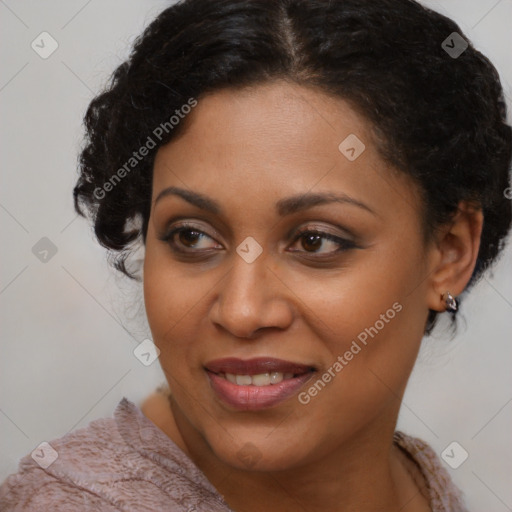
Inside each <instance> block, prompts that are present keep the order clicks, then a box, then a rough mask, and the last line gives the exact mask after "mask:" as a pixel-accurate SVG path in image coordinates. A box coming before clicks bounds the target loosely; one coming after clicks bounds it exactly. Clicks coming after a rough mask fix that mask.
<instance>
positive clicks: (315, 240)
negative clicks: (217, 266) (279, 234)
mask: <svg viewBox="0 0 512 512" xmlns="http://www.w3.org/2000/svg"><path fill="white" fill-rule="evenodd" d="M159 239H160V240H162V241H163V242H166V243H167V244H169V246H170V247H171V249H172V250H173V251H175V252H177V253H188V254H192V253H200V252H210V251H211V250H217V249H219V248H222V246H220V245H217V246H216V247H208V245H207V243H208V239H210V240H213V238H212V237H210V236H209V235H207V234H206V233H204V231H201V230H200V229H198V228H197V227H195V226H194V225H193V224H189V223H184V224H181V225H179V226H177V227H175V228H174V229H172V230H171V231H169V232H168V233H166V234H165V235H163V236H162V237H159ZM299 240H302V247H303V248H304V249H305V250H303V251H301V250H292V251H291V252H303V253H306V254H308V253H309V254H322V253H323V254H324V255H330V254H334V253H338V252H341V251H343V250H347V249H351V248H354V247H356V244H355V243H354V242H352V241H350V240H347V239H344V238H341V237H338V236H335V235H332V234H331V233H327V232H325V231H321V230H318V229H314V228H311V227H306V228H303V229H301V230H299V231H298V232H297V233H296V234H295V237H294V239H293V244H295V243H296V242H298V241H299ZM201 242H203V244H205V245H203V246H201ZM326 246H327V248H329V247H334V250H330V251H329V250H327V251H323V252H322V253H321V252H319V249H321V248H325V247H326Z"/></svg>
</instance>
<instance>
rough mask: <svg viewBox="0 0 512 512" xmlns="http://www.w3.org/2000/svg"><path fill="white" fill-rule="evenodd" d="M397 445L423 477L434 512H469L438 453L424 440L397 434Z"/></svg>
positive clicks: (395, 437) (395, 436) (400, 433)
mask: <svg viewBox="0 0 512 512" xmlns="http://www.w3.org/2000/svg"><path fill="white" fill-rule="evenodd" d="M394 441H395V443H396V444H397V445H398V446H399V447H400V448H401V449H402V450H403V451H404V452H405V453H406V454H407V455H408V457H409V458H410V459H411V460H412V461H413V462H414V463H415V464H416V466H417V467H418V468H419V470H420V472H421V474H422V475H423V478H424V481H425V484H426V487H427V492H428V495H429V499H430V506H431V508H432V511H433V512H452V511H457V512H467V508H466V506H465V504H464V498H463V495H462V492H461V491H460V490H459V489H458V488H457V487H456V486H455V484H454V483H453V481H452V479H451V477H450V475H449V473H448V471H447V470H446V468H445V467H444V466H443V465H442V462H441V460H440V458H439V457H438V455H437V454H436V452H435V451H434V450H433V449H432V448H431V447H430V446H429V445H428V444H427V443H426V442H425V441H423V440H422V439H419V438H417V437H412V436H409V435H407V434H404V433H403V432H398V431H397V432H395V435H394Z"/></svg>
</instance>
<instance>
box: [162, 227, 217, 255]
mask: <svg viewBox="0 0 512 512" xmlns="http://www.w3.org/2000/svg"><path fill="white" fill-rule="evenodd" d="M208 238H209V239H210V240H213V238H211V237H210V236H208V235H207V234H206V233H204V232H203V231H201V230H200V229H198V228H196V227H195V226H194V225H193V224H187V223H185V224H181V225H180V226H178V227H176V228H174V229H172V230H171V231H169V232H168V233H166V234H165V235H164V236H163V237H161V238H160V240H162V241H163V242H166V243H167V244H169V245H170V246H171V249H172V250H173V251H176V252H181V253H191V252H196V251H208V250H210V249H215V248H212V247H210V248H208V247H204V246H203V247H201V246H200V245H198V244H199V242H200V241H201V240H203V241H204V240H206V239H208ZM183 247H185V249H183Z"/></svg>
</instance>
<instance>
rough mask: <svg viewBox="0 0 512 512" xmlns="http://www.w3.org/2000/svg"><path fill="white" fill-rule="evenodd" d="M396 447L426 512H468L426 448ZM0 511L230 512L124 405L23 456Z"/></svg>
mask: <svg viewBox="0 0 512 512" xmlns="http://www.w3.org/2000/svg"><path fill="white" fill-rule="evenodd" d="M395 442H396V443H397V444H399V445H400V446H401V447H402V448H404V449H405V450H406V451H407V452H408V453H409V454H410V455H411V456H412V458H413V459H414V460H415V461H416V462H417V463H418V464H419V466H420V468H421V470H422V472H423V474H424V476H425V478H426V481H427V484H428V487H429V492H430V501H431V508H432V511H433V512H467V510H466V508H465V507H464V505H463V503H462V499H461V495H460V492H459V491H458V489H457V488H456V487H454V485H453V483H452V482H451V479H450V477H449V475H448V473H447V472H446V470H445V468H443V467H442V466H441V463H440V461H439V459H438V457H437V455H436V454H435V453H434V452H433V451H432V449H431V448H430V447H429V446H428V445H427V444H425V443H424V442H423V441H421V440H419V439H415V438H412V437H409V436H407V435H405V434H402V433H400V432H397V433H396V434H395ZM53 450H55V451H53ZM55 457H56V458H55ZM36 460H37V461H38V462H36ZM48 464H49V465H48ZM44 466H47V467H44ZM0 510H1V511H2V512H14V511H20V512H21V511H23V512H41V511H47V510H55V511H58V512H67V511H69V512H76V511H81V512H92V511H94V512H114V511H116V512H118V511H126V512H128V511H129V512H143V511H147V512H156V511H158V512H167V511H169V512H171V511H172V512H175V511H176V512H177V511H180V512H217V511H218V512H230V511H231V509H230V508H229V507H228V505H227V504H226V503H225V501H224V500H223V498H222V496H221V495H220V494H219V493H218V492H217V490H216V489H215V488H214V487H213V485H212V484H211V483H210V482H209V481H208V480H207V479H206V477H205V475H204V474H203V473H202V472H201V470H200V469H199V468H198V467H197V466H196V465H195V464H194V463H193V462H192V460H191V459H190V458H189V457H188V456H187V455H185V453H183V451H182V450H181V449H180V448H179V447H178V446H177V445H176V444H175V443H174V442H173V441H172V440H171V439H170V438H169V437H168V436H167V435H166V434H165V433H164V432H163V431H161V430H160V429H159V428H158V427H157V426H156V425H155V424H154V423H153V422H151V421H150V420H149V419H148V418H146V416H144V414H143V413H142V411H141V410H140V409H139V408H138V407H137V406H136V405H135V404H134V403H132V402H130V401H129V400H128V399H126V398H123V399H122V400H121V401H120V402H119V404H118V405H117V407H116V409H115V411H114V414H113V418H101V419H98V420H95V421H92V422H91V423H89V425H87V426H86V427H84V428H81V429H78V430H75V431H73V432H70V433H68V434H66V435H65V436H63V437H61V438H58V439H55V440H53V441H50V442H49V443H48V444H47V445H43V446H42V447H41V448H39V449H36V450H35V451H34V452H32V454H28V455H26V456H25V457H23V458H22V459H21V461H20V463H19V468H18V473H15V474H12V475H10V476H9V477H7V479H6V480H5V481H4V482H3V483H2V485H1V486H0Z"/></svg>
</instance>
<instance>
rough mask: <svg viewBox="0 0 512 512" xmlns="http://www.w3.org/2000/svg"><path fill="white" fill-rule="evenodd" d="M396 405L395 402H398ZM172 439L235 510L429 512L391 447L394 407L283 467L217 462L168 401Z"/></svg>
mask: <svg viewBox="0 0 512 512" xmlns="http://www.w3.org/2000/svg"><path fill="white" fill-rule="evenodd" d="M398 405H399V404H398ZM171 409H172V412H173V418H174V422H175V426H176V428H175V430H174V435H171V438H172V439H173V440H174V441H175V442H176V443H177V444H178V445H179V446H180V448H181V449H182V450H183V451H184V452H185V453H187V455H188V456H189V457H190V458H191V459H192V460H193V461H194V463H195V464H196V465H197V466H198V467H199V469H201V471H202V472H203V473H204V474H205V476H206V478H207V479H208V480H209V481H210V482H211V483H212V485H213V486H214V487H215V488H216V489H217V491H218V492H219V493H220V494H221V495H222V496H223V497H224V500H225V501H226V502H227V503H228V505H229V507H230V508H231V509H232V510H234V511H237V512H256V511H261V510H264V509H268V510H279V511H288V510H294V511H295V510H299V511H300V510H307V511H308V512H317V511H318V512H319V511H322V512H330V511H332V512H335V511H336V512H338V511H340V512H342V511H349V510H358V512H367V511H375V510H379V511H380V512H387V511H390V512H391V511H396V510H400V511H401V512H416V511H425V510H430V508H429V507H428V504H427V502H426V500H425V498H424V497H423V496H422V495H421V493H420V492H419V489H418V487H417V486H416V484H415V483H414V480H413V478H412V477H411V475H410V474H409V472H408V470H407V469H406V466H405V465H404V461H403V459H404V455H403V454H401V453H400V449H399V448H398V447H396V446H395V445H393V433H394V429H395V424H396V418H397V415H398V407H397V406H395V407H394V409H393V410H390V411H388V413H387V414H385V415H383V416H381V417H379V418H377V420H376V421H375V422H374V423H373V424H371V425H369V426H368V427H367V428H366V429H365V430H362V431H359V432H357V433H355V434H353V436H351V437H350V438H349V439H346V440H344V442H343V443H342V444H340V445H339V446H337V447H336V448H335V449H330V450H329V453H328V454H321V455H319V456H318V457H317V458H312V460H311V462H309V463H308V464H305V465H303V466H300V467H294V468H291V469H287V470H282V471H265V472H258V471H247V470H241V469H234V468H233V467H232V466H230V465H228V464H226V463H225V462H224V461H222V460H220V459H219V458H218V457H217V456H216V455H215V453H214V452H213V451H212V449H211V447H210V446H209V444H208V443H207V442H206V440H205V439H204V437H203V436H202V435H201V434H200V433H199V432H198V431H197V430H195V429H194V427H193V426H192V425H191V424H190V423H189V422H188V420H187V419H186V417H185V416H184V415H183V414H182V413H181V411H180V409H179V407H178V406H177V404H176V403H175V402H174V401H173V400H172V399H171Z"/></svg>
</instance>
